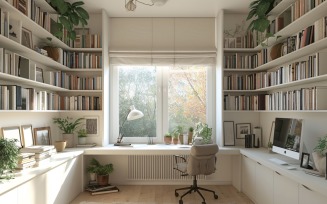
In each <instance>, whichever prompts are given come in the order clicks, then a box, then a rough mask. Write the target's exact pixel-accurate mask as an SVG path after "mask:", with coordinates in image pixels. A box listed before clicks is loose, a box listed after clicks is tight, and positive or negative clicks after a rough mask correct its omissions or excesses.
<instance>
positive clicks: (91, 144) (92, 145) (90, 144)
mask: <svg viewBox="0 0 327 204" xmlns="http://www.w3.org/2000/svg"><path fill="white" fill-rule="evenodd" d="M96 145H97V144H96V143H89V144H77V145H76V147H95V146H96Z"/></svg>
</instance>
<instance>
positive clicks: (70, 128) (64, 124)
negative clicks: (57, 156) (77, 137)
mask: <svg viewBox="0 0 327 204" xmlns="http://www.w3.org/2000/svg"><path fill="white" fill-rule="evenodd" d="M83 119H84V118H78V119H76V120H74V121H72V118H69V117H67V118H53V122H54V123H55V124H58V127H59V129H60V130H62V131H63V133H65V134H72V133H74V131H75V130H76V128H77V127H78V126H79V125H80V124H81V122H82V120H83Z"/></svg>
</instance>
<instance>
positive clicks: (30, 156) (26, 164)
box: [16, 153, 36, 170]
mask: <svg viewBox="0 0 327 204" xmlns="http://www.w3.org/2000/svg"><path fill="white" fill-rule="evenodd" d="M35 163H36V160H35V154H34V153H20V154H19V156H18V161H17V166H16V169H19V170H21V169H26V168H31V167H33V166H34V165H35Z"/></svg>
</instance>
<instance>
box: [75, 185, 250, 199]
mask: <svg viewBox="0 0 327 204" xmlns="http://www.w3.org/2000/svg"><path fill="white" fill-rule="evenodd" d="M117 187H118V188H119V189H120V192H118V193H110V194H103V195H95V196H92V195H90V193H89V192H83V193H81V194H80V195H79V196H78V197H77V198H76V199H75V200H73V202H71V204H178V200H179V198H177V197H175V191H174V190H175V188H181V187H185V186H165V185H164V186H160V185H158V186H148V185H142V186H117ZM202 187H204V188H208V189H211V190H214V191H216V193H217V194H218V196H219V198H218V199H217V200H215V199H214V198H213V194H212V193H209V192H203V191H202V192H203V193H202V194H203V196H204V197H205V199H206V203H207V204H216V203H219V204H253V203H252V202H251V201H250V199H249V198H247V197H246V196H245V195H244V194H243V193H239V192H238V191H237V190H236V189H235V188H234V187H232V186H225V185H224V186H202ZM183 192H184V191H180V193H179V194H180V195H182V194H183ZM183 201H184V204H201V203H202V199H201V197H200V196H199V195H198V194H197V193H192V194H189V195H186V196H185V197H184V198H183Z"/></svg>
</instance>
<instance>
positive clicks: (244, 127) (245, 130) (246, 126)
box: [236, 123, 251, 139]
mask: <svg viewBox="0 0 327 204" xmlns="http://www.w3.org/2000/svg"><path fill="white" fill-rule="evenodd" d="M248 134H251V123H237V124H236V139H245V135H248Z"/></svg>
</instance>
